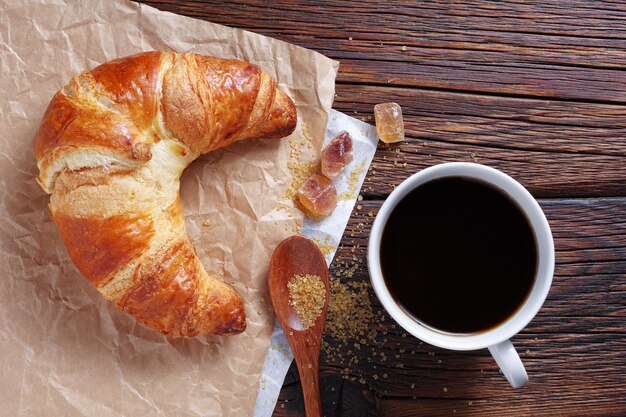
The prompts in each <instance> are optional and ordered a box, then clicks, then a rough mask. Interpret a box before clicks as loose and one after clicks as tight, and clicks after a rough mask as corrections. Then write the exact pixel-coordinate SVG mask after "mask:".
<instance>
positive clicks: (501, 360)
mask: <svg viewBox="0 0 626 417" xmlns="http://www.w3.org/2000/svg"><path fill="white" fill-rule="evenodd" d="M489 352H491V356H493V358H494V359H495V360H496V363H497V364H498V366H499V367H500V369H501V370H502V373H503V374H504V376H505V377H506V379H507V381H509V383H510V384H511V386H512V387H513V388H520V387H522V386H523V385H524V384H526V382H528V374H526V369H525V368H524V364H523V363H522V360H521V359H520V358H519V355H518V353H517V351H516V350H515V347H514V346H513V343H511V341H510V340H505V341H504V342H501V343H498V344H497V345H493V346H489Z"/></svg>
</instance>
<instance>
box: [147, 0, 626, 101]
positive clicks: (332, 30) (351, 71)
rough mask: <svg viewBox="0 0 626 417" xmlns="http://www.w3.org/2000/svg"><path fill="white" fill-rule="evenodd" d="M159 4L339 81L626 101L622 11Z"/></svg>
mask: <svg viewBox="0 0 626 417" xmlns="http://www.w3.org/2000/svg"><path fill="white" fill-rule="evenodd" d="M152 4H153V5H155V6H157V7H159V8H161V9H163V10H172V11H176V12H179V13H183V14H187V15H189V16H195V17H210V18H212V19H213V20H215V19H217V20H218V21H219V22H220V23H224V24H227V25H230V26H234V27H242V28H245V29H249V30H253V31H255V32H259V33H262V34H264V35H268V36H272V37H276V38H279V39H282V40H285V41H287V42H292V43H296V44H299V45H301V46H305V47H308V48H311V49H315V50H318V51H320V52H322V53H324V54H326V55H328V56H330V57H331V58H335V59H339V60H340V61H341V63H342V66H341V71H340V73H339V78H338V81H339V82H341V83H344V82H347V83H365V84H378V85H400V86H411V87H428V88H435V89H447V90H455V91H472V92H481V93H491V94H506V95H516V96H533V97H552V98H558V99H577V100H585V101H591V102H594V101H600V102H615V103H626V88H625V87H626V75H625V73H624V71H623V66H624V62H625V61H626V47H625V44H624V43H623V42H621V41H620V39H624V37H626V17H625V16H626V9H625V8H623V7H620V6H619V3H618V4H610V3H608V4H607V3H604V2H603V3H598V2H594V7H590V4H589V3H588V2H585V1H584V0H576V1H567V2H565V1H553V2H538V1H536V2H535V1H533V2H523V3H521V2H515V1H508V2H499V3H498V4H493V5H490V4H488V2H484V1H463V2H455V3H453V4H451V3H449V2H447V1H444V0H440V1H429V2H420V4H419V5H416V4H415V3H414V2H413V1H392V2H343V1H320V2H310V3H308V4H303V5H298V7H294V6H293V5H292V4H291V2H289V1H287V0H283V1H276V2H271V3H270V2H264V1H260V0H255V1H248V2H246V3H245V4H243V3H239V2H238V3H230V4H224V3H220V4H219V6H218V4H217V3H212V5H213V7H218V8H219V15H215V14H213V15H212V14H210V13H208V9H209V8H210V5H209V4H210V2H209V3H205V2H202V3H199V2H196V3H194V2H173V1H172V0H164V1H157V2H152ZM304 22H306V24H303V23H304ZM351 38H352V39H351ZM402 46H406V47H407V50H406V51H402V49H401V48H402Z"/></svg>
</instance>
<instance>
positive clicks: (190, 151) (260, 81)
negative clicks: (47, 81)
mask: <svg viewBox="0 0 626 417" xmlns="http://www.w3.org/2000/svg"><path fill="white" fill-rule="evenodd" d="M296 122H297V115H296V110H295V107H294V104H293V102H292V101H291V99H290V98H289V97H288V96H287V95H286V94H285V93H283V92H282V91H281V90H279V89H278V88H277V87H276V83H275V81H274V80H272V78H271V77H270V76H269V75H268V74H267V73H266V72H264V71H263V70H261V69H260V68H259V67H257V66H256V65H252V64H250V63H247V62H242V61H235V60H226V59H220V58H214V57H208V56H202V55H197V54H192V53H184V54H181V55H179V54H175V53H161V52H146V53H141V54H138V55H133V56H130V57H126V58H121V59H116V60H114V61H110V62H108V63H105V64H103V65H100V66H99V67H97V68H95V69H93V70H91V71H85V72H83V73H81V74H79V75H77V76H75V77H74V78H72V80H71V81H70V82H69V83H68V84H67V85H66V86H64V87H63V88H62V89H61V90H59V91H58V92H57V93H56V95H55V96H54V97H53V99H52V101H51V102H50V104H49V106H48V108H47V110H46V112H45V114H44V116H43V120H42V121H41V124H40V126H39V130H38V132H37V134H36V138H35V155H36V158H37V166H38V168H39V178H38V179H37V181H38V183H39V184H40V186H41V187H42V188H43V190H44V191H46V192H47V193H48V194H51V197H50V204H49V208H50V211H51V213H52V218H53V219H54V221H55V222H56V224H57V226H58V228H59V231H60V234H61V237H62V239H63V242H64V243H65V246H66V247H67V250H68V252H69V255H70V257H71V259H72V261H73V262H74V264H75V265H76V267H77V268H78V270H79V271H80V272H81V273H82V274H83V275H84V276H85V277H86V278H87V279H88V280H89V281H90V282H91V283H92V284H93V285H95V286H96V288H97V289H98V290H99V291H100V293H101V294H102V295H103V296H104V297H105V298H106V299H108V300H110V301H113V302H114V303H115V304H116V306H117V307H118V308H120V309H121V310H123V311H125V312H127V313H129V314H131V315H132V316H134V317H135V318H136V319H137V320H138V321H140V322H142V323H144V324H145V325H147V326H149V327H152V328H154V329H156V330H158V331H160V332H161V333H163V334H166V335H169V336H172V337H192V336H196V335H198V334H214V335H229V334H237V333H240V332H242V331H244V330H245V327H246V318H245V312H244V307H243V301H242V299H241V297H240V296H239V295H238V294H237V292H236V291H235V290H234V289H233V288H232V287H231V286H230V285H228V284H226V283H224V282H223V281H221V280H219V279H217V278H214V277H211V276H209V275H208V274H207V272H206V271H205V270H204V268H203V267H202V265H201V263H200V261H199V259H198V257H197V256H196V253H195V250H194V248H193V245H192V244H191V242H190V240H189V237H188V236H187V232H186V230H185V222H184V217H183V212H182V209H181V205H180V200H179V196H178V191H179V184H180V182H179V179H180V175H181V173H182V172H183V170H184V169H185V168H186V167H187V166H188V165H189V164H190V163H191V162H192V161H193V160H194V159H196V158H197V157H198V156H199V155H201V154H205V153H207V152H211V151H213V150H215V149H218V148H222V147H224V146H228V145H230V144H231V143H233V142H236V141H240V140H244V139H251V138H280V137H284V136H287V135H289V134H290V133H292V132H293V130H294V129H295V126H296Z"/></svg>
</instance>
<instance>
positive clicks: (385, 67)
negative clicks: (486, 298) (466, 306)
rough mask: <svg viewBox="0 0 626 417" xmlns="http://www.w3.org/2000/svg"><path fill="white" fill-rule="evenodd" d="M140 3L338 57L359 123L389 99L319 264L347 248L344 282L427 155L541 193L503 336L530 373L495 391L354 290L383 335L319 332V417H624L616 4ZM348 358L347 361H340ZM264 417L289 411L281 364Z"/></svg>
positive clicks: (468, 356) (289, 389)
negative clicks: (517, 387)
mask: <svg viewBox="0 0 626 417" xmlns="http://www.w3.org/2000/svg"><path fill="white" fill-rule="evenodd" d="M149 4H152V5H154V6H155V7H158V8H160V9H162V10H169V11H173V12H176V13H181V14H184V15H188V16H194V17H198V18H201V19H206V20H210V21H213V22H216V23H221V24H226V25H229V26H233V27H240V28H244V29H247V30H252V31H255V32H258V33H262V34H264V35H268V36H272V37H275V38H279V39H282V40H284V41H287V42H291V43H294V44H297V45H300V46H304V47H307V48H311V49H315V50H317V51H319V52H321V53H323V54H325V55H327V56H329V57H331V58H334V59H337V60H339V61H340V62H341V66H340V71H339V76H338V80H337V86H336V87H337V88H336V90H337V97H336V100H335V108H337V109H338V110H341V111H343V112H346V113H348V114H350V115H352V116H355V117H357V118H360V119H364V120H366V121H370V122H371V115H372V109H373V106H374V104H377V103H379V102H385V101H396V102H398V103H399V104H401V106H402V108H403V111H404V116H405V124H406V131H407V141H406V142H404V143H401V144H399V145H394V146H384V145H381V146H379V149H378V151H377V153H376V157H375V159H374V164H373V166H372V168H371V169H370V171H369V172H368V176H367V179H366V182H365V184H364V187H363V189H362V192H361V194H362V196H363V197H364V200H363V201H360V202H359V203H358V204H359V206H360V208H359V209H356V210H355V211H354V212H353V214H352V217H351V220H350V223H349V224H348V227H347V229H346V232H345V234H344V239H343V240H342V243H341V245H340V247H339V250H338V253H337V256H336V258H335V260H334V262H333V265H332V268H331V273H332V274H333V275H335V274H337V273H339V274H340V275H341V271H342V270H345V269H346V267H348V266H350V265H351V264H353V263H354V259H356V261H357V262H356V263H357V264H359V265H362V266H361V267H359V268H358V269H357V270H356V272H355V273H354V276H353V277H352V278H351V280H355V281H359V282H360V281H367V280H368V275H367V270H366V268H365V266H364V265H365V259H366V258H365V256H366V253H365V252H366V248H367V238H368V234H369V230H370V227H371V223H372V221H373V219H374V217H373V216H375V214H376V212H377V210H378V209H379V207H380V205H381V204H382V201H383V199H384V198H385V197H386V196H387V195H388V194H389V193H390V192H391V191H392V190H393V189H394V187H395V186H397V184H399V183H400V182H401V181H402V180H403V179H404V178H406V177H408V176H409V175H410V174H412V173H414V172H416V171H418V170H419V169H422V168H425V167H427V166H430V165H433V164H436V163H440V162H448V161H474V162H479V163H484V164H488V165H491V166H494V167H496V168H498V169H501V170H503V171H504V172H506V173H509V174H511V175H513V176H514V177H515V178H516V179H518V180H519V181H520V182H521V183H522V184H523V185H525V186H526V187H527V188H528V189H529V190H530V191H531V192H532V193H533V194H534V195H535V196H536V197H539V198H540V204H541V206H542V207H543V209H544V210H545V212H546V215H547V217H548V220H549V222H550V224H551V227H552V231H553V234H554V238H555V245H556V251H557V254H556V255H557V256H556V260H557V267H556V271H555V277H554V283H553V287H552V289H551V291H550V295H549V297H548V299H547V301H546V304H545V305H544V307H543V308H542V310H541V311H540V313H539V315H538V316H537V317H536V318H535V320H533V321H532V322H531V323H530V325H529V326H528V327H527V328H526V329H525V330H524V331H523V332H522V333H520V334H519V335H517V336H516V337H515V338H514V340H513V342H514V343H515V345H516V347H517V349H518V351H519V352H520V354H521V356H522V359H523V361H524V363H525V365H526V367H527V370H528V373H529V376H530V382H529V384H528V385H527V386H526V387H524V388H523V389H522V390H521V391H513V390H512V389H511V388H509V386H508V385H507V382H506V380H505V379H504V377H503V376H502V375H501V374H500V373H499V371H498V369H497V366H496V365H495V362H494V361H493V359H492V358H491V357H490V356H489V354H488V353H487V351H476V352H451V351H444V350H441V349H438V348H434V347H430V346H428V345H426V344H422V343H420V342H419V341H418V340H416V339H414V338H412V337H410V336H406V335H404V332H402V330H401V329H399V328H398V327H395V328H394V327H393V326H394V322H393V321H391V319H390V318H389V317H388V316H386V315H384V313H383V311H384V310H382V307H381V306H380V304H379V303H378V300H377V299H376V297H375V296H374V294H373V293H372V292H371V291H370V293H369V295H370V300H371V302H372V305H373V308H374V311H375V312H376V313H380V314H383V316H382V324H381V325H380V326H378V325H372V326H378V328H377V330H379V331H380V333H379V335H378V336H377V338H378V339H381V338H382V340H378V342H377V343H374V344H373V345H374V346H373V349H374V350H372V349H370V348H369V346H368V348H364V349H361V350H356V349H355V348H354V347H351V346H343V345H342V344H340V343H338V342H337V341H335V340H334V339H332V338H330V337H329V336H328V335H327V336H326V339H325V340H326V341H327V342H328V343H329V344H330V345H331V346H333V347H334V348H335V349H336V350H339V353H340V354H341V355H342V357H343V359H342V358H341V357H339V356H338V355H334V356H333V357H330V356H328V355H324V354H323V355H322V360H321V367H322V373H321V384H322V398H323V400H324V414H325V415H326V416H327V417H331V416H333V417H335V416H337V417H338V416H341V417H349V416H368V417H369V416H384V417H401V416H402V417H409V416H410V417H413V416H417V415H427V416H443V415H446V416H449V415H475V416H516V417H517V416H545V415H559V416H561V415H563V416H624V415H626V337H625V336H626V330H625V327H624V323H626V215H625V214H624V213H625V212H626V71H625V70H624V68H625V67H626V42H625V41H624V40H625V39H626V6H625V4H624V3H623V2H619V1H618V2H610V1H595V2H589V1H586V0H569V1H564V0H530V1H524V2H520V1H514V0H510V1H502V2H497V3H496V2H487V1H483V0H462V1H455V2H449V1H445V0H425V1H420V2H415V1H412V0H405V1H395V0H391V1H385V2H374V1H358V2H357V1H339V0H332V1H307V2H302V3H299V4H293V2H291V1H287V0H279V1H272V2H265V1H261V0H245V1H243V2H236V3H235V2H232V3H225V2H218V1H182V2H180V1H174V0H157V1H152V2H149ZM343 280H344V281H347V280H348V278H347V277H343ZM383 331H385V332H386V334H385V335H384V336H382V332H383ZM384 339H387V340H386V341H385V342H383V340H384ZM383 354H384V355H383ZM351 357H356V358H357V359H358V363H354V362H353V363H351V364H349V365H348V364H347V362H349V360H346V358H351ZM382 358H385V360H383V359H382ZM346 369H347V371H346ZM383 375H387V377H384V376H383ZM346 378H347V379H346ZM274 415H275V416H276V417H295V416H298V417H299V416H304V413H303V404H302V394H301V389H300V384H299V377H298V373H297V370H296V368H295V366H292V368H291V370H290V372H289V374H288V375H287V378H286V380H285V384H284V386H283V390H282V392H281V395H280V399H279V403H278V405H277V408H276V410H275V413H274Z"/></svg>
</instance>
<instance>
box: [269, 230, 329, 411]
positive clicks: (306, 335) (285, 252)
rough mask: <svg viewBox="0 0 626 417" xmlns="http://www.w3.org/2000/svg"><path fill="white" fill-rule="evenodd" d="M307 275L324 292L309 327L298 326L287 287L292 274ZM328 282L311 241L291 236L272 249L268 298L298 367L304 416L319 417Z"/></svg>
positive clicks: (320, 254)
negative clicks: (321, 304) (316, 280)
mask: <svg viewBox="0 0 626 417" xmlns="http://www.w3.org/2000/svg"><path fill="white" fill-rule="evenodd" d="M307 274H308V275H317V276H319V277H320V278H321V280H322V282H323V283H324V287H325V289H326V294H325V302H324V308H323V309H322V313H321V314H320V315H319V317H318V318H317V319H316V320H315V323H314V324H313V325H312V326H311V327H309V328H305V327H304V326H303V325H302V323H301V321H300V318H299V317H298V315H297V314H296V312H295V310H294V309H293V307H292V306H291V305H290V304H289V290H288V288H287V284H288V283H289V281H291V279H292V278H293V276H294V275H307ZM328 281H329V279H328V267H327V266H326V260H325V259H324V255H322V252H320V250H319V248H318V247H317V245H316V244H315V243H313V241H311V240H309V239H307V238H304V237H301V236H292V237H289V238H287V239H285V240H283V241H282V242H281V243H280V244H279V245H278V246H277V247H276V249H275V250H274V254H273V255H272V260H271V261H270V272H269V278H268V283H269V292H270V299H271V300H272V305H273V306H274V311H275V312H276V316H277V317H278V321H280V325H281V326H282V327H283V331H284V332H285V335H286V336H287V340H288V341H289V345H290V346H291V350H292V352H293V356H294V358H295V359H296V365H298V373H299V374H300V382H301V384H302V393H303V394H304V408H305V410H306V415H307V417H322V406H321V401H320V381H319V358H320V347H321V344H322V333H323V332H324V323H325V322H326V312H327V310H328V299H329V282H328Z"/></svg>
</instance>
